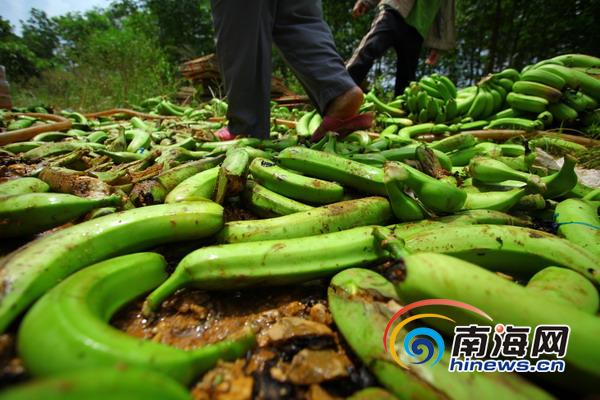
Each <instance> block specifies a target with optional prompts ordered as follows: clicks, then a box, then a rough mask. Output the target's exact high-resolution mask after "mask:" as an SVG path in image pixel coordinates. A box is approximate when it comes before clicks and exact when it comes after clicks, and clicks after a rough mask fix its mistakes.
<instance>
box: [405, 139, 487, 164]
mask: <svg viewBox="0 0 600 400" xmlns="http://www.w3.org/2000/svg"><path fill="white" fill-rule="evenodd" d="M476 144H477V139H476V138H475V137H474V136H473V135H471V134H469V133H462V134H458V135H452V136H448V137H447V138H444V139H441V140H438V141H437V142H433V143H431V144H429V147H430V148H432V149H434V150H438V151H442V152H444V153H448V152H451V151H455V150H462V149H466V148H469V147H473V146H475V145H476ZM400 161H401V160H400Z"/></svg>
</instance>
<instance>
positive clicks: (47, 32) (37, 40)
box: [22, 8, 59, 60]
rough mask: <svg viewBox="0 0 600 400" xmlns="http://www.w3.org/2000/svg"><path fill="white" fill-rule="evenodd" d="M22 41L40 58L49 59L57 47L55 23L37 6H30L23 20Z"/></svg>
mask: <svg viewBox="0 0 600 400" xmlns="http://www.w3.org/2000/svg"><path fill="white" fill-rule="evenodd" d="M22 37H23V43H24V44H25V45H26V46H27V47H29V49H30V50H31V51H33V53H34V54H35V55H36V56H37V57H39V58H42V59H45V60H50V59H51V58H52V57H53V56H54V53H55V51H56V49H57V48H58V44H59V41H58V32H57V29H56V23H55V22H54V21H52V20H51V19H49V18H48V15H47V14H46V13H45V12H44V11H41V10H38V9H37V8H32V9H31V11H30V17H29V19H28V20H27V21H26V22H23V36H22Z"/></svg>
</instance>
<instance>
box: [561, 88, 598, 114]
mask: <svg viewBox="0 0 600 400" xmlns="http://www.w3.org/2000/svg"><path fill="white" fill-rule="evenodd" d="M564 102H565V104H566V105H568V106H569V107H571V108H572V109H573V110H575V111H577V112H578V113H580V112H583V111H585V110H593V109H594V108H596V107H597V106H598V102H597V101H596V100H594V99H593V98H591V97H590V96H588V95H586V94H585V93H583V92H580V91H573V90H567V91H565V93H564Z"/></svg>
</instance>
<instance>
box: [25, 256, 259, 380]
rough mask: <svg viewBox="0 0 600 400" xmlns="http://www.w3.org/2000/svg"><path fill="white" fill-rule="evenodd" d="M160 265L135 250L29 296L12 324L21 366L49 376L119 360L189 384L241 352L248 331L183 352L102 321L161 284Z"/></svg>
mask: <svg viewBox="0 0 600 400" xmlns="http://www.w3.org/2000/svg"><path fill="white" fill-rule="evenodd" d="M167 268H168V267H167V263H166V261H165V260H164V258H163V257H162V256H161V255H159V254H156V253H135V254H129V255H126V256H121V257H117V258H113V259H109V260H105V261H103V262H100V263H98V264H95V265H92V266H90V267H87V268H85V269H84V270H81V271H79V272H77V273H75V274H73V275H72V276H70V277H68V278H67V279H65V280H64V281H63V282H61V283H60V284H59V285H57V286H56V287H55V288H53V289H52V290H51V291H49V292H48V293H47V294H46V295H45V296H44V297H42V298H41V299H40V300H39V301H37V302H36V304H35V305H34V306H33V307H32V308H31V310H30V311H29V312H28V313H27V314H26V315H25V318H24V319H23V322H22V323H21V325H20V327H19V332H18V352H19V355H20V356H21V357H22V359H23V362H24V363H25V365H26V366H27V370H28V371H30V372H31V373H32V374H34V375H35V376H51V375H55V374H57V373H66V372H71V371H77V370H81V369H86V368H93V367H113V366H118V365H126V366H132V367H135V368H144V369H150V370H154V371H157V372H161V373H163V374H165V375H168V376H170V377H171V378H174V379H175V380H177V381H179V382H181V383H184V384H189V383H190V382H192V380H193V379H195V378H197V377H198V376H199V375H200V374H201V373H202V372H204V371H206V370H208V369H210V368H212V366H213V365H214V364H215V363H216V362H217V361H218V359H220V358H226V359H235V358H237V357H240V356H242V355H243V354H244V353H245V352H246V350H247V349H248V348H249V347H251V346H252V345H253V344H254V335H253V334H251V333H246V334H244V335H243V336H242V337H241V338H238V339H237V340H227V341H224V342H220V343H216V344H213V345H209V346H205V347H201V348H198V349H193V350H189V351H186V350H181V349H177V348H174V347H170V346H167V345H164V344H161V343H156V342H153V341H149V340H143V339H139V338H135V337H132V336H129V335H127V334H126V333H124V332H121V331H119V330H118V329H116V328H114V327H112V326H110V325H109V321H110V319H111V317H112V316H113V314H115V312H116V311H117V310H119V308H121V307H122V306H123V305H125V304H127V303H128V302H130V301H133V300H134V299H136V298H137V297H139V296H140V295H142V294H144V293H146V292H148V291H149V290H152V289H154V288H156V287H157V286H159V285H160V284H161V283H163V282H164V281H165V279H166V278H167ZM132 282H135V285H132Z"/></svg>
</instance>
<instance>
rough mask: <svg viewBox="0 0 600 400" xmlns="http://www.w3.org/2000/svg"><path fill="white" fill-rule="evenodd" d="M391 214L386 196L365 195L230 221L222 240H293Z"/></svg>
mask: <svg viewBox="0 0 600 400" xmlns="http://www.w3.org/2000/svg"><path fill="white" fill-rule="evenodd" d="M391 217H392V210H391V208H390V203H389V201H388V200H387V199H386V198H384V197H376V196H373V197H364V198H361V199H356V200H346V201H340V202H337V203H332V204H329V205H326V206H321V207H315V208H313V209H310V210H307V211H303V212H297V213H294V214H290V215H284V216H282V217H276V218H270V219H260V220H246V221H231V222H227V223H226V224H225V227H224V228H223V229H222V230H221V232H219V234H218V235H217V238H218V240H219V242H221V243H238V242H255V241H259V240H272V239H291V238H299V237H305V236H313V235H317V234H320V233H328V232H335V231H339V230H344V229H350V228H354V227H357V226H365V225H382V224H385V223H386V222H388V221H389V220H390V219H391Z"/></svg>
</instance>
